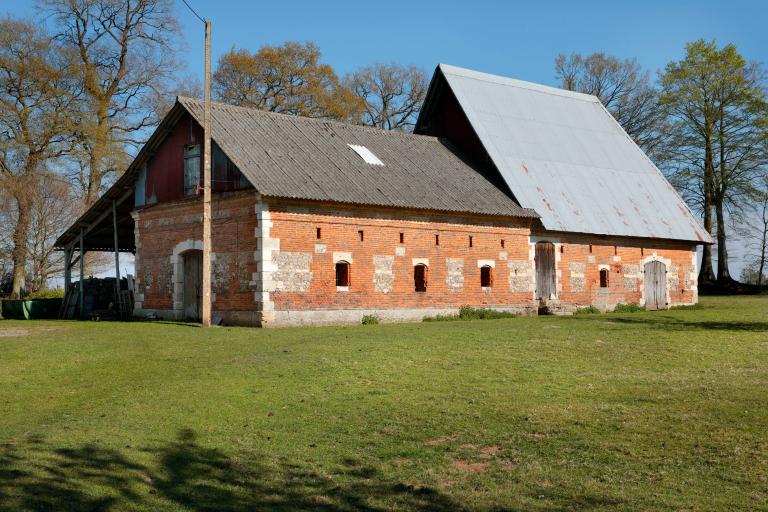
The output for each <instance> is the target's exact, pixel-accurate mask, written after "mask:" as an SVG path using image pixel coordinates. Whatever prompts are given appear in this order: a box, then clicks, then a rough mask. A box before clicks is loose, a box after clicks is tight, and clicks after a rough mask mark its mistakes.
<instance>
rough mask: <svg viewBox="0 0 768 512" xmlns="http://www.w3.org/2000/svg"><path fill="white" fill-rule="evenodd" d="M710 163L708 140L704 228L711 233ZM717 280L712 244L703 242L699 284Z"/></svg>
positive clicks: (708, 144) (710, 284) (713, 282)
mask: <svg viewBox="0 0 768 512" xmlns="http://www.w3.org/2000/svg"><path fill="white" fill-rule="evenodd" d="M713 167H714V164H713V163H712V145H711V144H710V142H709V140H707V141H706V143H705V152H704V229H706V230H707V233H710V234H711V233H712V181H713V174H714V169H713ZM716 281H717V278H716V277H715V270H714V268H713V267H712V246H711V245H709V244H704V246H703V247H702V254H701V270H700V271H699V286H700V287H701V286H712V285H714V284H715V282H716Z"/></svg>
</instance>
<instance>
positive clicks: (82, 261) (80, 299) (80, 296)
mask: <svg viewBox="0 0 768 512" xmlns="http://www.w3.org/2000/svg"><path fill="white" fill-rule="evenodd" d="M83 231H84V230H83V228H82V227H81V228H80V259H79V261H80V289H79V290H78V298H77V300H78V304H79V305H80V320H82V319H83V318H85V315H84V314H83V304H84V300H83V298H84V296H83V274H84V273H85V247H83V241H84V239H85V233H84V232H83Z"/></svg>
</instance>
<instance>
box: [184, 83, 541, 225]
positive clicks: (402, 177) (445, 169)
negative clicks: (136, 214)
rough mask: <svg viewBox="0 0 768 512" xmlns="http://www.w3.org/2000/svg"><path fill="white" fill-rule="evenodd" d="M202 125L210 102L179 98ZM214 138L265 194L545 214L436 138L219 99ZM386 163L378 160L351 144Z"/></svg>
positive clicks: (214, 115)
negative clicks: (513, 195) (370, 160)
mask: <svg viewBox="0 0 768 512" xmlns="http://www.w3.org/2000/svg"><path fill="white" fill-rule="evenodd" d="M178 102H179V104H181V105H182V106H183V107H184V108H185V109H186V110H188V111H189V112H190V113H191V114H192V116H193V117H194V118H195V119H196V120H197V121H198V122H199V123H201V124H202V122H203V102H202V101H200V100H196V99H191V98H183V97H180V98H179V99H178ZM211 112H212V122H211V136H212V138H213V140H214V141H215V142H216V143H217V144H218V145H219V147H220V148H221V149H222V151H224V153H226V155H227V156H228V157H229V158H230V159H231V160H232V162H233V163H234V164H235V165H237V167H238V168H239V169H240V171H241V172H242V173H243V175H245V177H246V178H248V180H249V181H250V182H251V183H252V184H253V186H254V187H255V188H256V190H258V191H259V192H261V193H262V194H264V195H268V196H275V197H285V198H296V199H313V200H321V201H335V202H343V203H355V204H366V205H376V206H393V207H404V208H419V209H427V210H438V211H449V212H450V211H453V212H467V213H478V214H490V215H501V216H512V217H528V218H535V217H537V215H536V213H535V212H533V211H532V210H528V209H524V208H521V207H520V206H519V205H518V204H517V203H516V202H515V201H514V200H513V199H512V198H511V197H509V196H508V195H507V194H505V193H504V192H502V191H501V190H499V189H498V188H497V187H496V186H494V185H493V184H492V183H491V182H490V181H488V180H487V179H486V178H484V177H483V176H482V175H481V174H480V173H478V172H477V171H476V170H475V169H474V168H473V167H472V166H471V165H470V164H469V163H468V162H466V161H464V160H463V159H462V158H461V156H460V155H458V154H457V153H456V152H455V151H454V150H453V149H452V148H451V147H450V146H449V145H448V143H446V142H444V141H441V140H439V139H437V138H435V137H427V136H422V135H412V134H405V133H400V132H392V131H385V130H381V129H377V128H370V127H365V126H355V125H349V124H344V123H339V122H335V121H327V120H322V119H311V118H305V117H297V116H288V115H283V114H275V113H270V112H263V111H260V110H255V109H249V108H243V107H235V106H231V105H226V104H223V103H213V104H212V108H211ZM351 145H354V146H364V147H365V148H368V150H369V151H371V152H372V153H373V154H374V155H376V156H377V157H378V158H379V159H381V161H382V162H383V164H384V165H383V166H380V165H371V164H369V163H366V162H365V160H363V159H362V158H360V156H359V155H358V154H356V153H355V151H354V150H353V149H352V148H351V147H350V146H351Z"/></svg>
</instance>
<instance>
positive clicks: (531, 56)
mask: <svg viewBox="0 0 768 512" xmlns="http://www.w3.org/2000/svg"><path fill="white" fill-rule="evenodd" d="M175 1H176V4H177V10H178V14H179V19H180V21H181V24H182V28H183V32H184V36H185V40H186V48H185V50H184V52H183V55H182V60H183V61H185V62H186V63H187V65H188V67H189V70H190V72H192V73H193V74H195V75H197V76H200V77H202V71H203V57H202V55H203V53H202V49H203V46H202V44H203V28H202V24H201V23H200V21H199V20H198V19H197V18H195V17H194V16H193V15H192V14H191V13H190V12H189V11H188V10H187V8H186V7H185V6H184V4H183V3H182V2H181V0H175ZM188 2H189V3H190V4H191V5H192V6H193V7H194V8H195V9H196V10H197V11H198V12H199V13H200V14H201V15H202V16H204V17H208V18H210V19H211V21H212V26H213V30H212V33H213V37H212V40H213V44H212V48H213V61H214V67H215V63H216V60H217V58H218V56H219V55H220V54H221V53H223V52H226V51H227V50H229V49H230V48H232V47H233V46H236V47H245V48H249V49H254V50H255V49H257V48H258V47H259V46H261V45H264V44H277V43H280V42H282V41H285V40H297V41H313V42H315V43H317V44H318V45H319V46H320V48H321V50H322V51H323V54H324V60H325V61H326V62H328V63H330V64H332V65H333V66H334V68H335V69H336V70H337V72H338V73H339V74H344V73H346V72H349V71H352V70H354V69H355V68H357V67H358V66H362V65H366V64H371V63H376V62H397V63H401V64H415V65H417V66H419V67H422V68H424V69H425V70H427V71H428V72H430V73H431V72H432V70H433V69H434V67H435V66H436V65H437V63H439V62H445V63H448V64H454V65H457V66H464V67H469V68H473V69H477V70H480V71H486V72H490V73H497V74H501V75H507V76H511V77H514V78H519V79H522V80H529V81H532V82H539V83H545V84H550V85H554V84H555V77H554V71H553V67H554V66H553V60H554V58H555V56H556V55H557V54H558V53H560V52H565V53H570V52H573V51H576V52H582V53H590V52H594V51H605V52H607V53H610V54H614V55H617V56H620V57H636V58H637V59H638V60H639V61H640V63H641V64H642V65H643V66H644V67H645V68H647V69H650V70H651V71H652V72H655V71H656V70H658V69H662V68H663V67H664V65H665V64H666V63H667V62H669V61H670V60H673V59H678V58H680V57H681V56H682V52H683V48H684V46H685V43H686V42H688V41H692V40H695V39H698V38H701V37H703V38H706V39H716V40H717V41H718V42H720V43H726V42H733V43H735V44H736V45H737V47H738V48H739V50H740V51H741V52H742V54H743V55H744V56H745V57H746V58H747V59H750V60H758V61H761V62H766V61H768V26H767V25H766V21H767V20H768V3H766V2H760V1H746V0H744V1H740V0H734V1H727V2H726V1H721V2H714V1H706V0H705V1H702V0H698V1H666V2H663V1H642V2H641V1H633V2H621V1H616V0H614V1H612V2H607V1H601V2H574V1H570V2H559V1H556V2H551V1H550V2H545V1H538V2H530V1H528V2H514V1H484V0H475V1H473V2H466V1H463V2H460V1H451V0H443V1H423V0H410V1H402V0H390V1H387V2H363V1H360V0H358V1H349V0H337V1H334V0H326V1H317V0H313V1H309V0H294V1H293V2H286V1H283V2H264V1H256V0H253V1H248V0H217V1H215V2H212V1H210V0H188ZM33 5H34V2H33V1H31V0H29V1H28V0H11V1H10V2H7V3H5V8H4V9H3V10H5V11H6V12H10V13H11V14H15V15H22V16H34V15H35V11H34V8H33Z"/></svg>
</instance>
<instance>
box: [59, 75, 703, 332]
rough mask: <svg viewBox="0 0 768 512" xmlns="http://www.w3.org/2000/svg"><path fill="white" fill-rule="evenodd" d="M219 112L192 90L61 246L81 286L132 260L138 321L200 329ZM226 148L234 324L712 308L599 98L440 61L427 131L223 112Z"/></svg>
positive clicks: (217, 275)
mask: <svg viewBox="0 0 768 512" xmlns="http://www.w3.org/2000/svg"><path fill="white" fill-rule="evenodd" d="M202 117H203V104H202V102H201V101H198V100H193V99H189V98H178V100H177V102H176V104H175V106H174V107H173V109H172V110H171V111H170V112H169V113H168V115H167V116H166V117H165V119H164V120H163V121H162V123H161V124H160V126H159V127H158V128H157V130H156V131H155V133H154V134H153V135H152V137H151V138H150V139H149V141H148V142H147V144H146V145H145V146H144V147H143V148H142V150H141V151H140V152H139V154H138V155H137V157H136V159H135V160H134V162H133V163H132V164H131V166H130V167H129V168H128V170H127V172H126V173H125V174H124V175H123V176H122V177H121V178H120V179H118V181H117V182H116V183H115V185H114V186H112V187H111V188H110V189H109V190H108V191H107V192H106V193H105V195H104V196H103V197H102V198H101V199H100V200H99V201H98V202H97V203H96V204H94V205H93V207H92V208H91V209H90V210H89V211H87V212H86V213H85V214H84V215H83V216H82V217H81V218H80V219H79V221H78V222H77V223H76V224H75V225H74V226H72V227H71V228H69V229H68V230H67V231H66V232H65V233H64V234H63V235H62V236H61V237H60V238H59V240H58V241H57V246H58V247H59V248H60V249H62V250H64V251H66V253H65V254H66V260H67V262H68V264H67V267H68V270H67V281H69V273H70V271H69V268H70V267H71V265H72V262H73V261H74V260H75V258H74V255H75V253H77V252H79V253H80V254H84V253H85V252H86V251H93V250H119V251H129V252H133V253H134V254H135V269H136V270H135V271H136V291H135V300H136V303H135V311H134V312H135V314H137V315H144V314H147V313H156V314H157V315H158V316H159V317H162V318H169V319H177V320H183V319H193V320H194V319H198V318H199V316H200V292H199V289H200V268H201V251H200V249H201V248H202V243H201V239H202V202H201V197H200V196H199V195H198V194H197V191H198V183H199V182H200V176H201V172H202V151H201V142H202V129H201V125H202V121H203V119H202ZM212 141H213V144H212V169H213V170H212V183H213V199H212V212H213V213H212V233H213V235H212V308H213V315H214V316H219V317H221V318H222V319H223V321H224V322H225V323H227V324H243V325H259V326H284V325H301V324H333V323H346V322H355V323H357V322H360V320H361V318H362V317H363V315H366V314H372V313H375V314H377V315H378V316H379V317H380V318H381V319H382V320H385V321H387V320H391V321H396V320H417V319H420V318H422V317H424V316H428V315H435V314H439V313H450V312H455V311H456V310H457V309H458V308H459V307H460V306H462V305H472V306H476V307H486V308H494V309H499V310H506V311H514V312H520V313H530V314H536V313H537V312H541V311H550V312H568V311H572V310H574V309H575V308H577V307H581V306H588V305H595V306H597V307H599V308H601V309H607V310H610V309H612V308H613V307H614V306H615V305H616V304H619V303H636V304H642V305H645V306H646V307H649V308H666V307H668V306H670V305H673V304H692V303H695V302H696V301H697V290H696V275H697V270H696V246H697V245H698V244H702V243H711V238H710V236H709V234H708V233H706V232H705V230H704V229H703V228H702V227H701V226H700V225H699V223H698V221H697V220H696V218H695V217H694V216H693V215H692V214H691V212H690V211H689V209H688V208H687V207H686V205H685V204H684V202H683V201H682V200H681V199H680V197H679V196H678V195H677V194H676V192H675V191H674V190H673V188H672V187H671V186H670V184H669V183H668V182H667V181H666V179H665V178H664V177H663V175H662V174H661V172H660V171H659V170H658V169H657V168H656V167H655V166H654V165H653V163H652V162H651V161H650V160H649V159H648V158H647V157H646V155H645V154H643V152H642V151H641V150H640V148H638V147H637V145H635V143H634V142H633V141H632V140H631V139H630V138H629V137H628V136H627V135H626V133H625V132H624V131H623V130H622V129H621V127H620V126H619V125H618V123H617V122H616V121H615V120H614V119H613V118H612V117H611V115H610V114H609V113H608V112H607V111H606V109H605V108H604V107H603V106H602V105H601V104H600V102H599V101H598V100H597V98H595V97H593V96H587V95H583V94H578V93H573V92H568V91H564V90H560V89H555V88H551V87H545V86H540V85H536V84H531V83H527V82H521V81H517V80H511V79H507V78H503V77H498V76H494V75H488V74H483V73H478V72H474V71H470V70H465V69H461V68H456V67H452V66H445V65H440V66H438V68H437V70H436V71H435V75H434V77H433V79H432V83H431V85H430V88H429V93H428V96H427V99H426V101H425V104H424V108H423V109H422V112H421V115H420V117H419V120H418V122H417V125H416V128H415V133H414V134H404V133H398V132H387V131H382V130H378V129H374V128H369V127H362V126H352V125H348V124H343V123H338V122H333V121H327V120H319V119H308V118H301V117H292V116H285V115H281V114H274V113H267V112H262V111H257V110H252V109H246V108H240V107H233V106H229V105H224V104H217V103H214V104H213V106H212ZM81 247H82V251H81Z"/></svg>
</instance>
